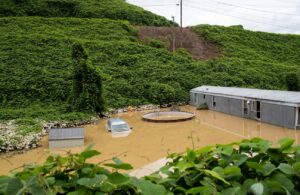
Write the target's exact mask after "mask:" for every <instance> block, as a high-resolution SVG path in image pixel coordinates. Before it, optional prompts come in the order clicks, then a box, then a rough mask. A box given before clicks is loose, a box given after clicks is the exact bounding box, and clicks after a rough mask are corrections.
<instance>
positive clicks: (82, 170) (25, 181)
mask: <svg viewBox="0 0 300 195" xmlns="http://www.w3.org/2000/svg"><path fill="white" fill-rule="evenodd" d="M99 154H100V153H99V152H98V151H95V150H93V149H92V147H91V146H89V147H88V148H87V149H85V150H84V151H83V152H81V153H80V154H71V153H68V155H67V156H64V157H62V156H59V155H52V156H49V157H48V159H47V160H46V162H45V163H44V164H43V165H26V166H24V170H23V171H21V172H17V173H15V174H14V175H12V176H1V177H0V193H1V194H7V195H14V194H70V195H74V194H145V195H151V194H158V195H162V194H166V190H165V188H164V187H163V186H161V185H157V184H153V183H151V182H149V181H146V180H144V179H137V178H134V177H130V176H128V175H126V174H121V173H119V171H122V170H131V169H132V166H131V165H130V164H127V163H124V162H122V161H121V160H120V159H118V158H113V159H112V163H106V164H104V165H103V166H101V165H99V164H90V163H87V162H86V160H87V159H89V158H92V157H94V156H96V155H99ZM105 167H108V168H112V169H113V170H112V171H110V170H108V169H106V168H105Z"/></svg>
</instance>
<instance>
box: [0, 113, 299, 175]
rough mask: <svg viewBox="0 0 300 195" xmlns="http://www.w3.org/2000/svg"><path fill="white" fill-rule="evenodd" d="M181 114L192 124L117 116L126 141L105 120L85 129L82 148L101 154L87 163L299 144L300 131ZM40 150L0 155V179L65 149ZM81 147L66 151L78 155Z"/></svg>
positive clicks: (219, 115)
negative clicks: (220, 147)
mask: <svg viewBox="0 0 300 195" xmlns="http://www.w3.org/2000/svg"><path fill="white" fill-rule="evenodd" d="M184 109H185V111H190V112H195V113H196V117H195V119H193V120H190V121H185V122H180V123H151V122H146V121H143V120H142V115H143V114H145V112H129V113H123V114H119V115H118V117H121V118H123V119H124V120H126V121H127V122H128V123H129V126H130V127H132V128H133V130H132V133H131V134H130V135H129V136H128V137H118V138H113V137H112V136H111V134H109V133H108V132H107V131H106V129H105V123H106V120H105V119H101V120H100V121H99V122H98V124H96V125H88V126H86V127H85V137H86V138H85V145H86V146H87V145H89V144H92V143H94V144H95V145H94V148H95V149H96V150H99V151H101V152H102V154H101V155H100V156H97V157H94V158H92V159H91V160H90V162H93V163H96V162H101V161H104V160H108V159H111V158H112V157H114V156H118V157H119V158H121V159H122V160H123V161H125V162H128V163H131V164H132V165H133V166H134V168H140V167H142V166H144V165H146V164H149V163H151V162H153V161H156V160H158V159H160V158H163V157H165V156H166V155H167V154H168V153H173V152H184V151H185V150H186V148H187V147H189V148H193V147H194V148H198V147H202V146H206V145H213V144H216V143H220V144H225V143H230V142H234V141H239V140H241V139H245V138H252V137H262V138H265V139H268V140H270V141H273V142H276V141H277V140H278V139H281V138H283V137H291V138H293V139H295V140H296V142H297V143H298V144H299V143H300V131H298V132H297V131H295V130H290V129H284V128H281V127H277V126H272V125H269V124H264V123H258V122H256V121H252V120H247V119H242V118H238V117H234V116H230V115H226V114H222V113H217V112H213V111H195V109H194V108H192V107H184ZM42 143H43V147H40V148H37V149H34V150H31V151H28V152H26V153H24V154H18V155H14V156H10V157H9V156H4V155H1V159H0V175H2V174H8V173H9V172H10V171H11V170H17V169H16V168H19V169H20V167H22V165H23V164H24V163H33V162H35V163H42V162H43V161H45V159H46V158H47V156H48V155H49V154H50V153H59V154H65V153H66V151H67V150H69V149H60V150H49V149H48V142H47V137H45V138H44V139H43V142H42ZM84 148H85V147H77V148H72V149H70V150H71V151H72V152H80V151H82V150H83V149H84Z"/></svg>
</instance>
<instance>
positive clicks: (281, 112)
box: [190, 86, 300, 129]
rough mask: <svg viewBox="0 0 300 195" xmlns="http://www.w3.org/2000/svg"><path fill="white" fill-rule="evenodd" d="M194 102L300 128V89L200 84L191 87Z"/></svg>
mask: <svg viewBox="0 0 300 195" xmlns="http://www.w3.org/2000/svg"><path fill="white" fill-rule="evenodd" d="M190 95H191V101H190V102H191V105H194V106H201V105H207V106H208V108H209V109H210V110H214V111H218V112H223V113H226V114H231V115H234V116H239V117H244V118H248V119H254V120H258V121H261V122H265V123H270V124H273V125H278V126H282V127H286V128H290V129H300V117H299V112H300V110H299V107H300V92H291V91H279V90H261V89H249V88H237V87H216V86H201V87H197V88H194V89H192V90H191V91H190Z"/></svg>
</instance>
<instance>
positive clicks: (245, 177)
mask: <svg viewBox="0 0 300 195" xmlns="http://www.w3.org/2000/svg"><path fill="white" fill-rule="evenodd" d="M293 143H294V140H292V139H289V138H285V139H282V140H280V141H279V147H272V146H271V143H270V142H269V141H266V140H262V139H260V138H254V139H252V140H243V141H242V142H240V143H232V144H229V145H216V146H207V147H204V148H200V149H197V150H190V149H188V150H187V152H186V153H185V154H172V155H170V156H169V158H170V159H171V162H170V163H168V164H167V165H166V166H164V167H163V168H161V170H160V172H159V173H156V174H153V175H151V176H148V177H147V179H149V180H151V181H153V182H155V183H157V184H161V185H163V186H165V188H166V189H167V190H169V191H171V192H173V193H174V194H231V195H234V194H256V195H257V194H299V192H300V185H299V184H300V183H299V182H300V169H299V168H300V166H299V165H300V147H299V146H293ZM161 175H163V177H162V176H161Z"/></svg>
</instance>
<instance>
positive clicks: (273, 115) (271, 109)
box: [193, 93, 300, 129]
mask: <svg viewBox="0 0 300 195" xmlns="http://www.w3.org/2000/svg"><path fill="white" fill-rule="evenodd" d="M193 97H194V96H193ZM214 97H215V102H216V106H215V107H214V106H213V102H212V99H213V96H212V95H207V94H206V95H205V99H204V98H203V94H202V93H197V97H196V98H197V105H195V106H199V105H200V104H203V103H206V104H207V105H208V107H209V109H210V110H215V111H218V112H223V113H226V114H231V115H235V116H239V117H244V118H250V119H254V120H256V119H257V112H256V100H253V99H252V100H249V101H250V106H249V114H248V115H244V106H243V104H244V100H242V99H235V98H230V97H222V96H214ZM245 101H247V100H245ZM257 101H259V100H257ZM296 109H298V108H295V107H292V106H287V105H279V104H272V103H266V102H261V101H260V117H261V118H260V119H261V122H266V123H270V124H273V125H278V126H282V127H286V128H290V129H294V128H295V123H296V120H297V119H296ZM299 118H300V117H299ZM298 120H300V119H298Z"/></svg>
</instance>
